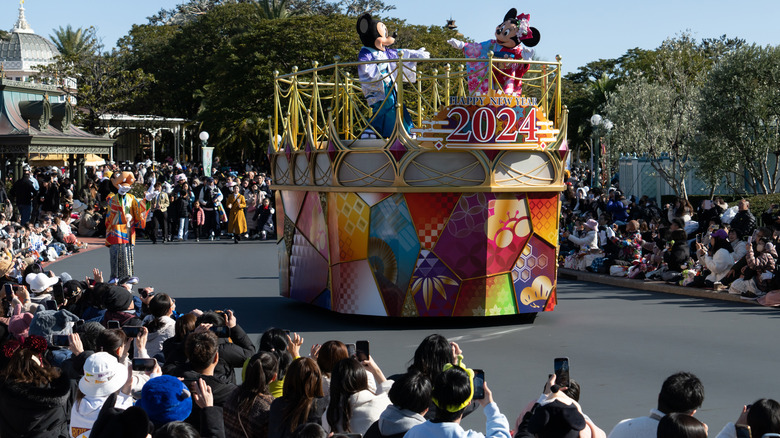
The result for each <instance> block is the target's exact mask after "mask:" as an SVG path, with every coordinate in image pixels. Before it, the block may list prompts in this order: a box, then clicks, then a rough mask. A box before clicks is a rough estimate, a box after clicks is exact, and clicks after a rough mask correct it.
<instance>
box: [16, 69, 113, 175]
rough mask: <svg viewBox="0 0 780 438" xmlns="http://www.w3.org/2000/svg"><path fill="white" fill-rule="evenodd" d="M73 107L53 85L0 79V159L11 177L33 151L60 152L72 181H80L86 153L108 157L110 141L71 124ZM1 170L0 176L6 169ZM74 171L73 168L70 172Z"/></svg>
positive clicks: (44, 152) (41, 152)
mask: <svg viewBox="0 0 780 438" xmlns="http://www.w3.org/2000/svg"><path fill="white" fill-rule="evenodd" d="M73 112H74V109H73V106H72V105H71V104H70V103H69V102H67V100H66V99H65V96H64V93H63V92H62V91H61V90H59V89H58V88H57V87H56V86H54V85H45V84H34V83H31V82H26V81H16V80H10V79H4V78H0V160H2V163H3V167H5V163H7V162H8V161H9V160H10V162H11V167H12V168H13V174H14V176H18V175H20V174H21V169H22V166H23V165H24V163H25V161H29V159H30V157H31V155H34V154H63V155H66V156H67V162H68V167H69V169H71V176H72V177H73V180H74V184H75V185H76V187H77V188H80V187H81V186H82V185H83V184H84V178H85V171H84V162H85V157H86V155H87V154H96V155H102V156H109V155H110V154H111V148H112V146H113V143H114V141H113V140H112V139H110V138H107V137H101V136H98V135H94V134H90V133H89V132H86V131H84V130H82V129H80V128H78V127H76V126H74V125H73ZM2 170H4V171H5V172H4V174H3V176H5V175H6V172H7V171H8V169H2ZM74 170H75V171H74Z"/></svg>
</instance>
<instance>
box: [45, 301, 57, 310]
mask: <svg viewBox="0 0 780 438" xmlns="http://www.w3.org/2000/svg"><path fill="white" fill-rule="evenodd" d="M43 306H44V307H45V308H46V310H57V302H56V301H54V300H46V301H44V302H43Z"/></svg>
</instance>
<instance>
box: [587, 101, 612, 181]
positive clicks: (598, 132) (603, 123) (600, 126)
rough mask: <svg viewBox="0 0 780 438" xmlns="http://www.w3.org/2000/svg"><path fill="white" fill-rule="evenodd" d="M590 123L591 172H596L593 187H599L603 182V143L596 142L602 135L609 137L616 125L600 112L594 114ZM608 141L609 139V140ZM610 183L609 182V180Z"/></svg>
mask: <svg viewBox="0 0 780 438" xmlns="http://www.w3.org/2000/svg"><path fill="white" fill-rule="evenodd" d="M590 124H591V126H592V128H593V129H592V143H591V149H590V168H591V172H593V173H594V175H593V177H594V178H595V179H594V180H593V187H599V185H600V182H601V169H600V166H601V145H600V144H599V145H596V142H598V140H599V138H600V137H602V136H603V137H607V138H608V136H607V134H609V131H611V130H612V127H613V126H614V125H613V123H612V122H611V121H610V120H609V119H607V118H605V117H602V116H601V115H599V114H593V116H591V118H590ZM607 141H608V140H607ZM594 150H595V154H596V163H595V167H594V163H593V154H594ZM606 168H607V170H609V163H607V164H606ZM607 183H609V182H607Z"/></svg>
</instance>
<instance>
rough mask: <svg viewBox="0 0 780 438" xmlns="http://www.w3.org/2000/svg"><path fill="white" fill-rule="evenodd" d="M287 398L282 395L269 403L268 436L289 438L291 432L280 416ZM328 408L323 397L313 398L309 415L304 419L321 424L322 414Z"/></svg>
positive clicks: (270, 437)
mask: <svg viewBox="0 0 780 438" xmlns="http://www.w3.org/2000/svg"><path fill="white" fill-rule="evenodd" d="M287 404H288V403H287V400H285V398H284V396H282V397H279V398H277V399H276V400H274V401H273V403H271V409H270V410H269V414H268V415H269V417H270V421H269V423H268V438H290V437H292V433H291V432H290V428H289V425H287V424H285V423H284V419H283V418H282V412H283V411H284V408H285V406H287ZM327 409H328V403H327V401H326V400H325V398H317V399H314V403H313V404H312V406H311V410H310V411H309V417H308V418H307V419H306V422H307V423H317V424H319V425H322V414H324V413H325V410H327Z"/></svg>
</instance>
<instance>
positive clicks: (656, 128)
mask: <svg viewBox="0 0 780 438" xmlns="http://www.w3.org/2000/svg"><path fill="white" fill-rule="evenodd" d="M705 64H706V58H705V57H704V56H702V53H701V51H700V46H699V45H698V44H697V43H696V41H695V40H694V39H693V38H691V37H690V35H688V34H683V35H682V36H680V37H678V38H676V39H668V40H666V41H664V43H663V44H662V45H661V47H660V48H659V49H658V51H657V56H656V59H655V62H654V63H653V67H652V70H651V74H649V75H637V76H636V77H634V78H633V79H630V80H629V81H628V82H627V83H625V84H623V85H620V86H618V88H617V91H616V92H615V93H614V94H612V95H611V96H610V97H609V99H608V101H607V105H606V112H607V115H608V117H609V118H610V119H611V120H612V122H613V123H614V126H615V128H614V131H613V132H614V134H613V138H614V144H615V146H616V147H617V149H618V150H619V151H620V152H625V153H638V154H641V155H646V156H647V158H648V159H649V160H650V165H651V166H653V168H654V169H655V170H656V171H657V172H658V174H659V175H660V176H661V178H663V180H664V181H665V182H666V183H667V184H669V186H671V187H672V189H673V190H674V192H675V194H676V195H677V196H678V197H682V198H687V197H688V193H687V190H686V187H685V177H686V175H687V173H688V171H689V170H690V169H691V167H692V165H693V162H692V161H691V160H690V158H691V150H692V148H693V139H694V136H695V134H696V128H697V123H698V112H697V108H696V101H697V99H698V96H699V84H700V83H701V80H702V78H703V77H704V74H705V72H706V68H705Z"/></svg>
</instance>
